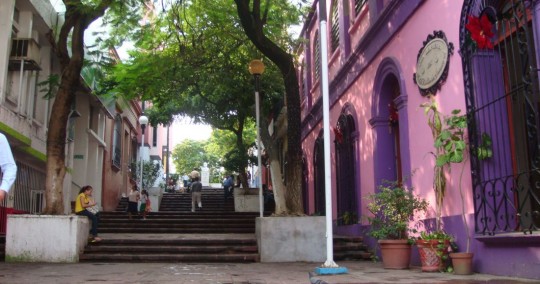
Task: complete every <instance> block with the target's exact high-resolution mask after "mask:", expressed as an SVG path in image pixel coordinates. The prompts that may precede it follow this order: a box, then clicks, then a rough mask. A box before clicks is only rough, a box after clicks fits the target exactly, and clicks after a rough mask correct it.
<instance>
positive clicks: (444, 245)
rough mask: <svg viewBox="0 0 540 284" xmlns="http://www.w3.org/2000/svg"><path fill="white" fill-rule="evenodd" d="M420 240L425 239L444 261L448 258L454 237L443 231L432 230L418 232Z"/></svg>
mask: <svg viewBox="0 0 540 284" xmlns="http://www.w3.org/2000/svg"><path fill="white" fill-rule="evenodd" d="M420 240H423V241H427V242H428V243H427V244H429V245H430V246H431V248H432V249H433V250H434V251H435V253H436V254H437V256H438V257H440V258H441V260H443V261H445V260H447V259H448V251H449V249H451V244H452V243H453V241H454V237H453V236H452V235H450V234H447V233H446V232H444V231H434V232H431V233H428V232H424V231H423V232H420Z"/></svg>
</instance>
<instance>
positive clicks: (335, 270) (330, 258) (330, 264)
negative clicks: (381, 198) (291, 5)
mask: <svg viewBox="0 0 540 284" xmlns="http://www.w3.org/2000/svg"><path fill="white" fill-rule="evenodd" d="M319 19H320V24H319V32H320V45H321V89H322V99H323V100H322V101H323V137H324V181H325V186H324V188H325V190H324V193H325V194H324V197H325V204H326V206H325V207H326V262H325V263H324V264H323V265H322V266H321V267H318V268H317V269H316V270H315V271H316V273H317V274H343V273H347V272H348V270H347V268H346V267H340V266H339V265H337V264H336V263H335V262H334V245H333V235H334V233H333V229H332V177H331V175H330V174H331V173H330V170H331V168H330V99H329V89H328V46H327V44H328V41H327V38H326V37H327V34H326V31H327V27H326V23H327V22H326V1H325V0H320V1H319Z"/></svg>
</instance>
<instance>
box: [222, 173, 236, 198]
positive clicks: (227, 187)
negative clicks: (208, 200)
mask: <svg viewBox="0 0 540 284" xmlns="http://www.w3.org/2000/svg"><path fill="white" fill-rule="evenodd" d="M233 186H234V179H233V175H230V176H228V177H227V178H226V179H225V181H224V182H223V199H224V200H227V199H228V198H229V197H231V196H232V189H233Z"/></svg>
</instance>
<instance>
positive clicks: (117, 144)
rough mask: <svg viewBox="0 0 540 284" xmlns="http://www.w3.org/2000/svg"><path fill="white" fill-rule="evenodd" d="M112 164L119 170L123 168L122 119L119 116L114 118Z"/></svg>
mask: <svg viewBox="0 0 540 284" xmlns="http://www.w3.org/2000/svg"><path fill="white" fill-rule="evenodd" d="M112 154H113V157H112V164H113V166H115V167H117V168H119V169H120V168H121V166H122V117H121V116H120V115H119V114H117V115H116V117H115V118H114V133H113V151H112Z"/></svg>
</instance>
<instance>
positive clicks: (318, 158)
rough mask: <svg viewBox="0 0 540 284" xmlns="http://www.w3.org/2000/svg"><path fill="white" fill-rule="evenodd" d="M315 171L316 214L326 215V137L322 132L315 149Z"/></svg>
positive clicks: (316, 141)
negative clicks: (324, 137)
mask: <svg viewBox="0 0 540 284" xmlns="http://www.w3.org/2000/svg"><path fill="white" fill-rule="evenodd" d="M313 153H314V155H313V167H314V170H313V173H314V178H313V180H314V182H313V184H314V187H315V212H314V213H315V214H318V215H320V216H325V215H326V201H325V200H326V199H325V192H324V189H325V184H324V183H325V181H324V139H323V136H322V132H321V134H320V135H319V137H318V138H317V140H315V149H314V151H313Z"/></svg>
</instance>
